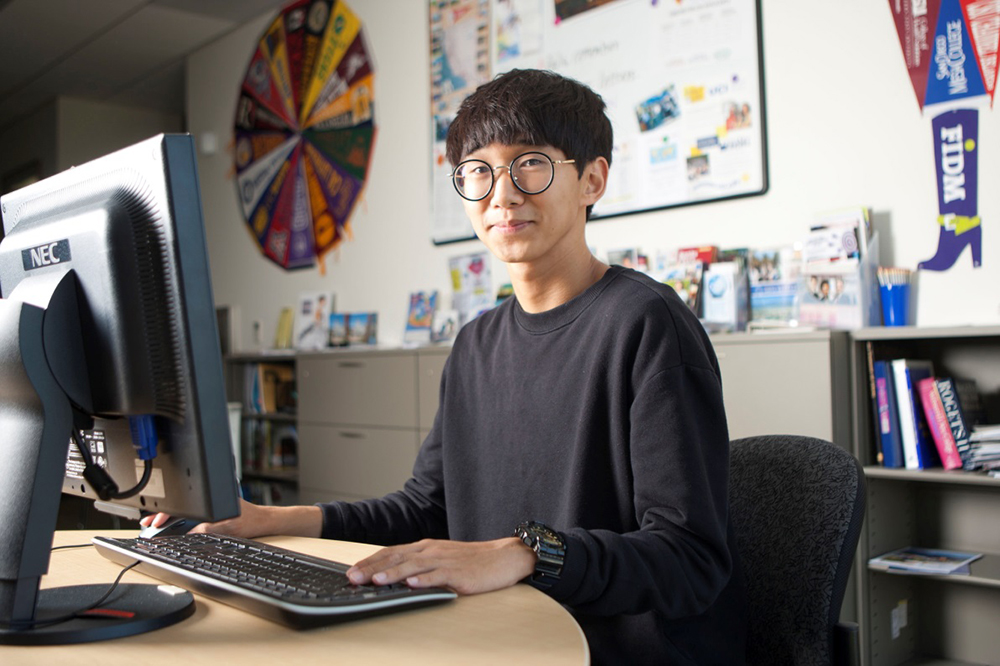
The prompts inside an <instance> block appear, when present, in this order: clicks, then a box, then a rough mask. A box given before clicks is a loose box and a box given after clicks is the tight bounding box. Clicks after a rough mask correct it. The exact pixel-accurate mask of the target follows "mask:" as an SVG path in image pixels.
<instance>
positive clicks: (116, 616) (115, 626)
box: [0, 583, 195, 645]
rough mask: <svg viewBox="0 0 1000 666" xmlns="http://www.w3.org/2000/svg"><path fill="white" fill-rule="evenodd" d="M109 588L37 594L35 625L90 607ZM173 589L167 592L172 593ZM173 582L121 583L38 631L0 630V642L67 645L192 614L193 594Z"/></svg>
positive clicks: (122, 634)
mask: <svg viewBox="0 0 1000 666" xmlns="http://www.w3.org/2000/svg"><path fill="white" fill-rule="evenodd" d="M107 589H108V584H107V583H102V584H99V585H73V586H70V587H53V588H48V589H44V590H40V591H39V592H38V604H37V606H36V611H35V621H36V623H39V624H43V623H44V622H45V621H46V620H48V619H54V618H57V617H60V616H63V615H68V614H69V613H72V612H73V611H75V610H78V609H80V608H86V607H87V606H89V605H90V604H92V603H94V602H95V601H96V600H97V599H99V598H100V597H101V595H103V594H104V593H105V592H106V591H107ZM168 590H169V591H168ZM174 590H179V588H175V587H173V586H171V585H150V584H137V583H120V584H119V585H118V587H117V588H116V589H115V591H114V592H113V593H112V595H111V596H110V597H109V598H108V599H107V600H106V601H105V602H104V603H103V604H101V606H100V607H98V608H96V609H94V610H93V611H90V612H89V616H88V615H84V616H83V617H79V618H73V619H71V620H67V621H65V622H60V623H59V624H52V625H48V626H39V627H36V628H34V629H0V645H68V644H72V643H92V642H95V641H105V640H111V639H114V638H123V637H125V636H134V635H136V634H143V633H146V632H147V631H154V630H156V629H162V628H163V627H169V626H170V625H172V624H176V623H177V622H180V621H181V620H183V619H185V618H188V617H190V616H191V615H193V614H194V611H195V606H194V597H193V596H192V595H191V593H190V592H187V591H184V590H180V591H179V592H174Z"/></svg>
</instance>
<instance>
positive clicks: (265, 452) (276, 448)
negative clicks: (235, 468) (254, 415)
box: [240, 420, 299, 474]
mask: <svg viewBox="0 0 1000 666" xmlns="http://www.w3.org/2000/svg"><path fill="white" fill-rule="evenodd" d="M243 427H244V430H243V437H242V440H243V442H245V443H246V446H244V447H243V448H242V456H243V459H242V460H241V461H240V463H241V466H242V468H243V471H244V473H251V474H252V473H258V474H261V473H265V474H266V473H268V472H290V471H293V470H295V469H296V468H297V465H298V442H299V437H298V431H297V429H296V427H295V425H294V424H291V423H273V422H271V421H257V420H254V421H247V422H245V423H244V424H243Z"/></svg>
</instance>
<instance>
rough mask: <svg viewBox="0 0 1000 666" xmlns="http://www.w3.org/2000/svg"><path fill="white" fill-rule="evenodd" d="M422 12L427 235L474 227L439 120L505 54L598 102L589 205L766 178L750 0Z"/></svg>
mask: <svg viewBox="0 0 1000 666" xmlns="http://www.w3.org/2000/svg"><path fill="white" fill-rule="evenodd" d="M430 24H431V91H432V99H431V122H432V128H431V132H432V136H433V142H432V143H433V155H432V160H433V168H432V181H433V182H432V188H433V193H434V194H433V197H432V207H433V211H432V231H431V237H432V240H433V241H434V243H435V244H440V243H447V242H453V241H458V240H465V239H468V238H472V237H474V233H473V232H472V226H471V224H469V222H468V220H467V219H466V218H465V215H464V211H463V208H462V205H461V200H460V199H459V197H458V195H457V194H456V193H455V192H454V190H453V188H452V185H451V179H450V178H449V177H448V176H449V174H450V172H451V171H450V169H451V167H450V165H449V164H448V162H447V160H445V159H444V138H445V136H446V134H447V126H448V124H449V123H450V120H451V118H452V117H454V113H455V111H456V110H457V108H458V104H459V103H461V100H462V99H464V98H465V97H466V96H467V95H468V94H470V93H471V92H472V91H473V90H475V88H476V86H478V85H479V84H481V83H484V82H486V81H488V80H489V79H491V78H492V77H493V76H494V75H496V74H499V73H501V72H505V71H508V70H510V69H515V68H522V69H524V68H542V69H551V70H553V71H556V72H559V73H561V74H564V75H566V76H569V77H571V78H574V79H576V80H578V81H581V82H582V83H585V84H586V85H588V86H590V87H591V88H592V89H594V90H595V91H596V92H597V93H598V94H600V95H601V96H602V97H603V99H604V101H605V103H606V104H607V114H608V117H609V118H610V119H611V124H612V127H613V129H614V136H615V139H614V148H613V152H612V161H611V173H610V176H609V179H608V186H607V190H606V192H605V195H604V197H603V199H601V201H599V202H598V203H597V204H596V205H595V206H594V211H593V217H592V219H603V218H610V217H615V216H620V215H627V214H631V213H637V212H643V211H650V210H657V209H662V208H671V207H675V206H686V205H691V204H698V203H704V202H708V201H717V200H720V199H730V198H734V197H744V196H753V195H760V194H763V193H764V192H766V191H767V187H768V178H767V144H766V136H767V134H766V123H765V118H766V116H765V109H764V92H763V90H764V81H763V69H762V67H763V55H762V47H761V28H760V25H761V24H760V2H759V0H457V1H456V0H431V22H430ZM569 157H572V156H569Z"/></svg>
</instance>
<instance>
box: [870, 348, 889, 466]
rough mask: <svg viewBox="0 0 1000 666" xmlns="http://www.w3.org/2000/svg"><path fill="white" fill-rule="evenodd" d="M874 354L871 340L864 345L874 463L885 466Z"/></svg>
mask: <svg viewBox="0 0 1000 666" xmlns="http://www.w3.org/2000/svg"><path fill="white" fill-rule="evenodd" d="M873 357H874V353H873V351H872V343H871V340H869V341H868V342H866V343H865V361H866V363H867V365H868V400H869V402H871V405H872V411H871V414H872V426H873V427H874V428H875V439H874V440H872V441H873V442H874V443H875V461H876V462H877V463H878V464H879V465H884V464H885V458H884V456H883V454H882V425H881V420H880V419H879V411H878V409H879V407H878V395H877V394H876V392H875V366H874V362H873V360H872V359H873Z"/></svg>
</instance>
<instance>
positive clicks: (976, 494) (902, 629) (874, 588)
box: [851, 326, 1000, 666]
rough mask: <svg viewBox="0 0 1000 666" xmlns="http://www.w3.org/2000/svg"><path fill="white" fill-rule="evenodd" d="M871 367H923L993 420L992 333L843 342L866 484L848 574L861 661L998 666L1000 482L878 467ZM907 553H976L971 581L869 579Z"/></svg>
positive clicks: (957, 331) (996, 334)
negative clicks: (977, 400)
mask: <svg viewBox="0 0 1000 666" xmlns="http://www.w3.org/2000/svg"><path fill="white" fill-rule="evenodd" d="M869 349H870V350H871V355H872V358H873V359H875V360H880V359H890V358H918V359H929V360H930V361H932V362H933V363H934V370H935V375H937V376H952V377H957V378H963V379H972V380H975V381H976V384H977V387H978V389H979V392H980V394H981V395H982V398H983V407H984V410H985V412H986V418H987V420H988V421H990V422H997V421H1000V327H996V326H989V327H986V326H967V327H941V328H917V327H897V328H867V329H860V330H858V331H855V332H854V333H853V335H852V338H851V386H852V400H853V406H854V409H853V410H852V411H853V414H854V418H853V424H852V427H853V442H854V453H855V455H856V456H857V458H858V460H859V461H860V462H861V464H862V465H863V466H864V469H865V474H866V477H867V479H868V511H867V515H866V518H865V526H864V530H863V531H862V534H861V540H860V545H859V552H858V560H857V565H856V587H857V589H856V594H857V599H858V605H859V616H860V625H861V642H862V661H863V663H864V664H867V665H869V666H884V665H896V664H905V665H907V666H910V665H920V666H929V665H931V664H941V665H943V664H1000V633H997V631H996V627H997V626H998V623H1000V479H995V478H992V477H989V476H987V475H985V474H981V473H977V472H965V471H961V470H955V471H944V470H943V469H940V468H938V469H929V470H906V469H888V468H884V467H882V466H881V465H879V464H878V460H877V448H876V440H875V426H874V421H873V416H872V404H871V397H870V392H869V369H868V358H869ZM908 545H918V546H927V547H940V548H947V549H953V550H963V551H971V552H979V553H983V554H984V557H983V558H982V559H980V560H978V561H977V562H974V563H973V564H972V567H971V575H969V576H918V575H901V574H889V573H884V572H878V571H872V570H869V569H868V567H867V561H868V558H870V557H873V556H875V555H879V554H881V553H884V552H886V551H889V550H893V549H896V548H902V547H904V546H908Z"/></svg>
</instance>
